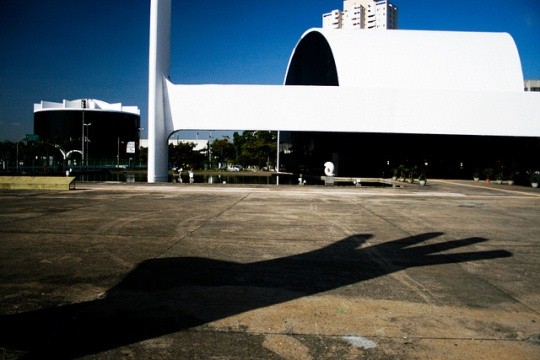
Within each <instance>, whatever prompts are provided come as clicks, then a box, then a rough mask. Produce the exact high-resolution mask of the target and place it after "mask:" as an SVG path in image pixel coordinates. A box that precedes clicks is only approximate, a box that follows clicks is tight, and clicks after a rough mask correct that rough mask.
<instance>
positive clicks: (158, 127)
mask: <svg viewBox="0 0 540 360" xmlns="http://www.w3.org/2000/svg"><path fill="white" fill-rule="evenodd" d="M170 53H171V0H152V2H151V5H150V49H149V68H148V182H150V183H153V182H166V181H167V179H168V175H167V170H168V164H167V158H168V148H167V136H168V133H167V129H166V126H165V111H164V91H163V88H164V84H163V79H164V77H167V78H168V77H169V68H170Z"/></svg>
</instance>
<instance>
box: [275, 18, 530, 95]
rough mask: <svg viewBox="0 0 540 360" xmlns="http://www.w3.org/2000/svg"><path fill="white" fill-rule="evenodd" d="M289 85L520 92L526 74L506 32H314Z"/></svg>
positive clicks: (300, 48) (292, 64) (296, 57)
mask: <svg viewBox="0 0 540 360" xmlns="http://www.w3.org/2000/svg"><path fill="white" fill-rule="evenodd" d="M285 85H333V86H345V87H361V88H399V89H402V90H403V89H423V90H429V89H433V90H436V89H442V90H456V91H511V92H514V91H517V92H522V91H523V74H522V69H521V61H520V59H519V54H518V51H517V48H516V45H515V43H514V40H513V39H512V37H511V36H510V35H509V34H507V33H477V32H450V31H409V30H399V31H392V30H390V31H362V30H360V31H359V30H331V29H310V30H308V31H307V32H305V33H304V34H303V35H302V37H301V39H300V41H299V42H298V44H297V45H296V47H295V49H294V51H293V53H292V55H291V58H290V61H289V65H288V68H287V73H286V77H285Z"/></svg>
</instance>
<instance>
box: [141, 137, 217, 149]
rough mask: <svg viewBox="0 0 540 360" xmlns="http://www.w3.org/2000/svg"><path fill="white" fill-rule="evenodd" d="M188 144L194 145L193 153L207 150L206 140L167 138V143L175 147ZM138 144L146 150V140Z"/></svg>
mask: <svg viewBox="0 0 540 360" xmlns="http://www.w3.org/2000/svg"><path fill="white" fill-rule="evenodd" d="M189 143H191V144H194V145H195V147H194V148H193V151H204V150H207V149H208V140H200V139H175V138H169V141H168V144H169V145H175V146H176V145H178V144H189ZM139 144H140V147H143V148H147V147H148V139H141V140H140V143H139Z"/></svg>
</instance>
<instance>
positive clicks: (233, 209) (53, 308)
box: [0, 180, 540, 359]
mask: <svg viewBox="0 0 540 360" xmlns="http://www.w3.org/2000/svg"><path fill="white" fill-rule="evenodd" d="M539 234H540V191H539V190H536V189H532V188H525V187H517V186H508V185H496V184H485V183H474V182H472V181H442V180H439V181H435V180H434V181H430V183H429V186H426V187H420V186H411V187H407V188H370V187H360V188H355V187H342V186H336V187H332V188H330V187H310V186H234V185H202V184H199V185H197V184H162V185H160V184H108V183H79V184H77V190H72V191H62V192H60V191H55V192H45V191H0V359H1V358H8V359H11V358H23V357H25V356H29V357H40V358H41V357H44V356H50V357H51V358H56V359H58V358H78V357H80V358H99V359H116V358H119V357H121V358H159V359H163V358H175V359H210V358H215V359H338V358H339V359H357V358H369V359H392V358H395V359H509V358H513V359H539V358H540V287H539V285H540V235H539Z"/></svg>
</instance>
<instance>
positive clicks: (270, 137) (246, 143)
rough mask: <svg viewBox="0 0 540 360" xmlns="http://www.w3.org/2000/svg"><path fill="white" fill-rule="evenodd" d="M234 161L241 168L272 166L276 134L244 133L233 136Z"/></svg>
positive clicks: (261, 132)
mask: <svg viewBox="0 0 540 360" xmlns="http://www.w3.org/2000/svg"><path fill="white" fill-rule="evenodd" d="M233 139H234V149H235V152H236V161H237V162H238V163H240V164H241V165H243V166H256V167H259V168H262V167H264V166H273V165H274V164H275V157H276V149H277V144H276V141H277V132H275V131H244V132H243V133H242V135H240V134H238V133H236V132H235V133H234V134H233Z"/></svg>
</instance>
